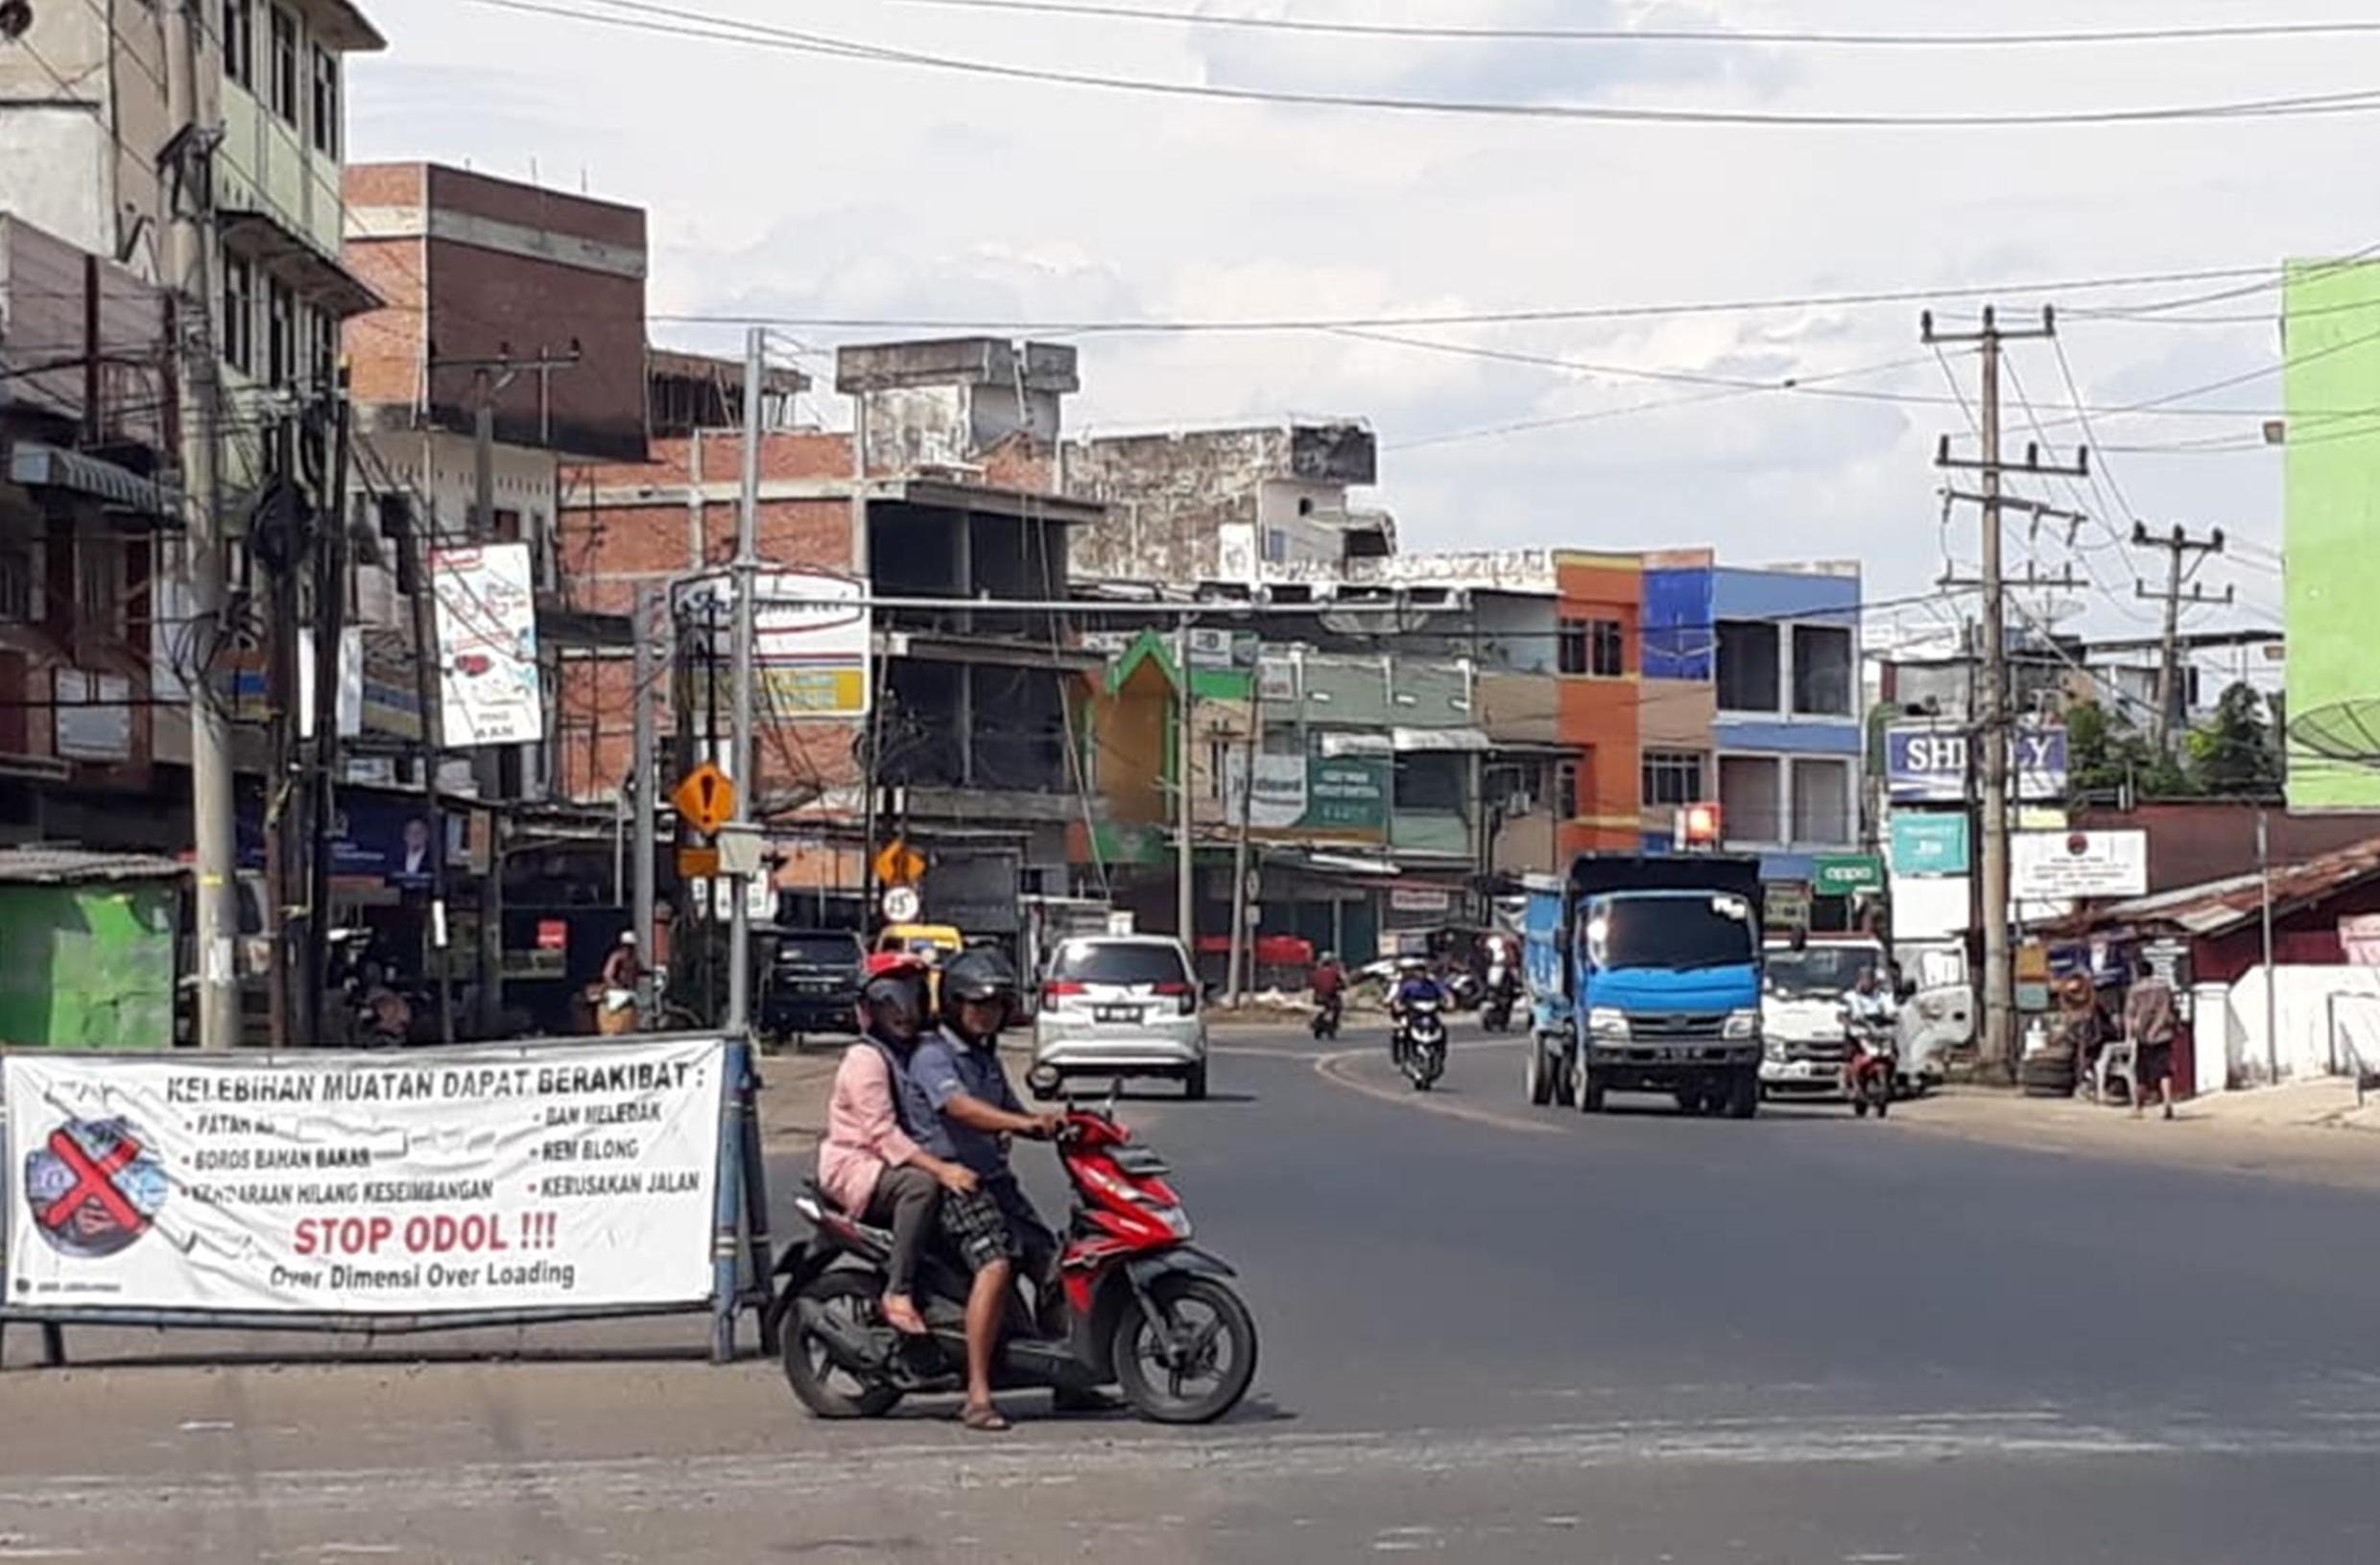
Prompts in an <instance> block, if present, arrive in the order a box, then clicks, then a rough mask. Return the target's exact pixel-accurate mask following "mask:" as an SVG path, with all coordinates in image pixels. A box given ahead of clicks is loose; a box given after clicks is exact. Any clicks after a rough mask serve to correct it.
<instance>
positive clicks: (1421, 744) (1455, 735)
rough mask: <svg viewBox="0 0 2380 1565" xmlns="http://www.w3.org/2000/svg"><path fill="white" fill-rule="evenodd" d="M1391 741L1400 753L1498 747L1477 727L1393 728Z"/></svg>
mask: <svg viewBox="0 0 2380 1565" xmlns="http://www.w3.org/2000/svg"><path fill="white" fill-rule="evenodd" d="M1389 741H1390V743H1391V745H1392V746H1393V747H1394V748H1395V750H1396V753H1397V754H1399V755H1409V754H1414V753H1416V752H1419V753H1424V754H1441V755H1443V754H1459V755H1476V754H1482V753H1484V752H1486V751H1488V750H1491V749H1494V748H1495V742H1494V741H1493V740H1491V739H1489V738H1488V736H1487V734H1486V733H1484V732H1482V731H1481V730H1480V729H1477V728H1392V729H1390V730H1389Z"/></svg>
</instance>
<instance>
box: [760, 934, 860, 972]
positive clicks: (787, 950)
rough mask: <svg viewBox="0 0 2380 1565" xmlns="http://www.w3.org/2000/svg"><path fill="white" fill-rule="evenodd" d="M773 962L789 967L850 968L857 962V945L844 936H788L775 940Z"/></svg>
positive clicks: (858, 955)
mask: <svg viewBox="0 0 2380 1565" xmlns="http://www.w3.org/2000/svg"><path fill="white" fill-rule="evenodd" d="M776 960H779V961H781V962H784V963H786V964H787V965H788V966H793V967H850V966H854V965H856V964H857V963H858V961H859V960H860V948H859V942H858V941H856V940H854V939H853V938H852V937H850V936H848V935H788V936H785V937H782V938H780V939H779V940H778V941H777V944H776Z"/></svg>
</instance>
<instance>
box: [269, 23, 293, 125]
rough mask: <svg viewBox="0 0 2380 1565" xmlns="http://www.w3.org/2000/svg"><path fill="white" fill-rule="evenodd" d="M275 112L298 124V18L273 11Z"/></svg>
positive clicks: (291, 122)
mask: <svg viewBox="0 0 2380 1565" xmlns="http://www.w3.org/2000/svg"><path fill="white" fill-rule="evenodd" d="M273 112H274V113H275V114H278V115H280V116H281V118H283V119H285V120H287V121H288V122H289V123H290V124H292V125H296V124H297V16H296V14H295V13H293V12H288V11H285V10H283V9H282V8H281V7H279V6H275V7H274V8H273Z"/></svg>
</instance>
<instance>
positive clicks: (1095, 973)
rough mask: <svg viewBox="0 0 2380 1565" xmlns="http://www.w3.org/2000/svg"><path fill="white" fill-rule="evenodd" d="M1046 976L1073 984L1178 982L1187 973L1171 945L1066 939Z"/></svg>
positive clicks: (1185, 980) (1184, 977) (1185, 977)
mask: <svg viewBox="0 0 2380 1565" xmlns="http://www.w3.org/2000/svg"><path fill="white" fill-rule="evenodd" d="M1050 977H1052V978H1062V979H1070V980H1072V981H1073V982H1075V983H1077V984H1181V983H1186V982H1187V981H1188V978H1189V975H1188V974H1186V973H1184V972H1183V971H1182V970H1181V957H1180V954H1179V953H1178V952H1177V951H1175V950H1174V948H1173V947H1171V946H1166V945H1137V944H1134V945H1123V944H1114V943H1110V942H1108V941H1106V940H1068V941H1067V942H1066V943H1065V944H1064V945H1062V946H1060V947H1059V950H1058V960H1057V961H1056V962H1055V963H1054V964H1052V966H1051V968H1050Z"/></svg>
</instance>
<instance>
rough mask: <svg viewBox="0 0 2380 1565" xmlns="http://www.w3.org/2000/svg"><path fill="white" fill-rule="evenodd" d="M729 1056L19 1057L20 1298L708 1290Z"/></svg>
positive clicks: (305, 1301) (124, 1302)
mask: <svg viewBox="0 0 2380 1565" xmlns="http://www.w3.org/2000/svg"><path fill="white" fill-rule="evenodd" d="M725 1069H726V1046H725V1045H724V1044H723V1043H722V1042H721V1041H720V1040H718V1039H716V1038H695V1039H683V1038H671V1039H652V1040H638V1041H631V1042H624V1043H617V1044H580V1043H570V1044H533V1045H519V1044H505V1045H490V1046H483V1047H474V1048H464V1049H440V1050H422V1051H415V1052H411V1053H407V1054H403V1055H388V1056H366V1055H350V1056H345V1057H323V1058H320V1059H318V1058H314V1057H300V1056H293V1055H279V1056H265V1055H256V1056H249V1057H245V1058H243V1057H240V1056H236V1055H234V1056H230V1057H226V1058H221V1059H214V1058H204V1057H200V1056H189V1057H180V1056H164V1055H119V1056H115V1057H112V1058H111V1057H109V1056H107V1055H9V1056H7V1057H6V1058H5V1059H0V1094H5V1096H6V1099H7V1123H8V1143H7V1145H8V1149H9V1151H8V1155H9V1159H10V1167H9V1169H8V1171H7V1174H8V1177H7V1181H6V1183H7V1186H8V1189H9V1193H10V1200H9V1211H8V1256H7V1260H8V1267H7V1287H8V1298H9V1302H10V1303H11V1304H12V1305H15V1306H17V1307H19V1308H22V1309H27V1310H36V1311H37V1310H41V1309H43V1308H50V1309H59V1310H66V1309H128V1310H131V1309H157V1310H222V1311H240V1312H250V1313H284V1312H286V1313H297V1312H322V1313H329V1314H339V1315H348V1314H375V1313H378V1314H415V1313H425V1312H440V1311H457V1310H501V1309H523V1310H536V1309H571V1308H593V1307H601V1306H606V1305H634V1304H695V1303H700V1302H701V1301H702V1300H703V1299H705V1298H707V1297H708V1296H709V1294H710V1292H711V1242H712V1218H713V1213H712V1204H711V1203H712V1192H713V1189H714V1186H715V1185H716V1182H717V1171H718V1161H719V1155H718V1154H719V1124H720V1106H721V1093H722V1081H723V1076H724V1072H725Z"/></svg>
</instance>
